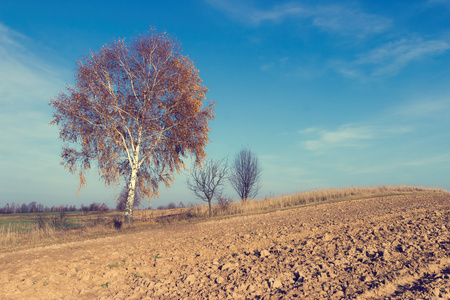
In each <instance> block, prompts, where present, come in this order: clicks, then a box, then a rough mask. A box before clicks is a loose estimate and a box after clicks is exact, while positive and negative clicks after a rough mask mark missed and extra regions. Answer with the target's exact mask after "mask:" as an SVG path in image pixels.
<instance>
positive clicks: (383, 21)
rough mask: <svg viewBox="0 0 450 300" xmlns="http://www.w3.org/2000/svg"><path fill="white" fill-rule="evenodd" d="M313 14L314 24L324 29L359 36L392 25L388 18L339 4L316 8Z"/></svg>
mask: <svg viewBox="0 0 450 300" xmlns="http://www.w3.org/2000/svg"><path fill="white" fill-rule="evenodd" d="M311 16H312V18H313V24H314V25H315V26H317V27H320V28H322V29H323V30H326V31H331V32H337V33H341V34H345V35H352V36H358V37H365V36H367V35H370V34H377V33H381V32H384V31H386V30H387V29H389V27H391V26H392V21H391V20H390V19H388V18H385V17H382V16H377V15H373V14H368V13H364V12H362V11H359V10H358V9H354V8H348V7H344V6H339V5H333V6H321V7H318V8H315V9H313V10H311Z"/></svg>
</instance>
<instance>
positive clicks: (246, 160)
mask: <svg viewBox="0 0 450 300" xmlns="http://www.w3.org/2000/svg"><path fill="white" fill-rule="evenodd" d="M229 179H230V183H231V185H232V186H233V188H234V189H235V190H236V192H237V193H238V195H239V197H241V200H242V201H244V202H245V201H247V199H248V198H254V197H256V195H257V194H258V190H259V188H260V183H261V167H260V165H259V161H258V157H257V156H256V155H255V154H254V153H253V152H251V151H250V150H249V149H246V148H243V149H242V150H241V151H240V152H238V153H237V154H236V157H235V159H234V162H233V166H232V167H231V174H230V177H229Z"/></svg>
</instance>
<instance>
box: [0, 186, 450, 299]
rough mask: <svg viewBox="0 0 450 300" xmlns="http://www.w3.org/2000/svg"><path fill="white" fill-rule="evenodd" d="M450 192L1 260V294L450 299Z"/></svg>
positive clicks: (175, 228)
mask: <svg viewBox="0 0 450 300" xmlns="http://www.w3.org/2000/svg"><path fill="white" fill-rule="evenodd" d="M449 218H450V195H449V194H446V193H420V194H412V195H402V196H389V197H381V198H371V199H364V200H353V201H348V202H340V203H330V204H322V205H317V206H310V207H304V208H297V209H291V210H285V211H279V212H273V213H268V214H260V215H251V216H241V217H234V218H229V219H223V220H215V221H209V222H203V223H197V224H188V225H171V226H168V227H165V228H157V229H150V230H146V231H142V232H137V233H136V232H135V233H126V234H122V235H117V236H114V237H107V238H102V239H97V240H88V241H83V242H73V243H68V244H62V245H53V246H47V247H39V248H34V249H29V250H21V251H18V252H15V253H3V254H0V266H1V270H0V298H1V299H95V298H103V299H111V298H114V299H142V298H144V299H159V298H162V299H223V298H228V299H245V298H247V299H258V298H259V299H292V298H299V299H342V298H344V299H353V298H357V299H370V298H372V299H385V298H389V299H433V298H436V299H439V298H444V299H448V298H449V297H450V279H449V276H450V232H449V228H448V227H449V226H450V225H449Z"/></svg>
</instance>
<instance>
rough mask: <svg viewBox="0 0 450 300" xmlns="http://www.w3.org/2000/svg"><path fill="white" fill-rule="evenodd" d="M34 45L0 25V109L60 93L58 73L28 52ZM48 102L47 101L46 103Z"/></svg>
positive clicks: (22, 106) (60, 83)
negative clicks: (0, 107)
mask: <svg viewBox="0 0 450 300" xmlns="http://www.w3.org/2000/svg"><path fill="white" fill-rule="evenodd" d="M32 45H33V41H31V40H30V39H29V38H27V37H26V36H24V35H23V34H20V33H18V32H16V31H14V30H12V29H10V28H9V27H7V26H5V25H3V24H1V23H0V69H1V70H2V71H1V72H0V87H1V88H0V105H1V106H8V107H12V106H16V105H19V103H20V106H21V109H22V110H23V109H26V107H24V104H25V103H26V104H33V103H35V102H36V99H42V98H46V97H49V91H54V90H55V89H56V88H58V89H61V90H62V86H63V82H62V81H61V79H60V76H61V74H60V72H59V71H58V70H57V69H56V68H55V67H54V66H51V65H50V64H48V63H46V62H45V61H43V60H42V59H41V58H39V57H38V56H37V55H36V54H35V53H34V52H33V51H32V50H30V48H32V47H33V46H32ZM49 100H50V98H49V99H48V100H47V101H46V102H48V101H49Z"/></svg>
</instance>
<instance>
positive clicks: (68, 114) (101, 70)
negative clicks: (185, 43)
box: [50, 30, 214, 197]
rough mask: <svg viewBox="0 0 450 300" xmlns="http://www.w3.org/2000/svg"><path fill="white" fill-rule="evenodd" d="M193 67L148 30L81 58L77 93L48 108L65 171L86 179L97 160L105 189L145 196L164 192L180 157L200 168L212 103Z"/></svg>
mask: <svg viewBox="0 0 450 300" xmlns="http://www.w3.org/2000/svg"><path fill="white" fill-rule="evenodd" d="M207 91H208V90H207V88H206V87H205V86H203V85H202V81H201V79H200V77H199V72H198V70H197V69H196V68H195V66H194V64H193V63H192V61H191V60H190V59H189V58H188V57H186V56H183V55H182V54H181V49H180V46H179V44H178V43H176V42H174V41H173V40H172V39H171V38H170V37H168V36H167V35H166V34H165V33H163V34H159V33H157V32H156V31H155V30H151V31H150V32H148V33H146V34H145V35H142V36H139V37H137V38H135V39H134V40H132V41H131V43H129V44H126V43H125V40H124V39H121V40H117V41H115V42H113V43H111V44H107V45H105V46H104V47H102V48H101V49H100V50H99V51H97V52H91V53H90V55H89V56H86V57H84V58H82V59H81V60H80V61H79V62H78V64H77V69H76V71H75V87H70V86H69V87H68V88H67V91H66V92H63V93H61V94H60V95H58V96H57V97H56V98H55V99H54V100H52V101H51V102H50V105H51V106H52V107H53V108H54V110H55V113H54V115H53V117H54V119H53V121H52V122H51V124H56V125H58V126H59V129H60V139H61V140H63V141H64V142H65V143H66V144H65V146H64V147H63V150H62V154H61V157H62V160H63V165H64V166H65V167H67V168H69V170H70V171H71V172H72V173H74V172H76V171H77V170H79V172H80V175H79V178H80V189H81V188H82V187H83V185H84V184H85V177H84V174H85V172H86V170H88V169H90V168H91V162H92V161H93V160H95V161H97V163H98V169H99V170H100V173H101V177H102V179H103V180H105V183H106V184H107V185H110V184H119V183H120V180H121V178H125V180H127V181H129V180H130V179H131V178H133V176H134V178H137V179H136V188H138V189H139V191H140V192H142V194H143V195H144V196H147V197H152V196H155V195H157V194H158V185H159V183H160V182H162V183H164V184H165V185H166V186H167V187H168V186H170V184H171V183H172V182H173V180H174V177H173V173H174V172H179V171H180V170H181V169H182V168H184V163H183V160H182V158H183V157H186V156H187V155H188V154H192V155H193V156H194V157H195V158H196V162H197V163H200V161H202V160H203V159H204V157H205V152H204V147H205V145H206V144H207V142H208V141H209V139H208V132H209V121H210V120H211V119H213V118H214V110H213V104H212V103H208V104H207V105H205V106H204V105H203V102H204V100H205V99H206V97H205V95H206V92H207Z"/></svg>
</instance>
